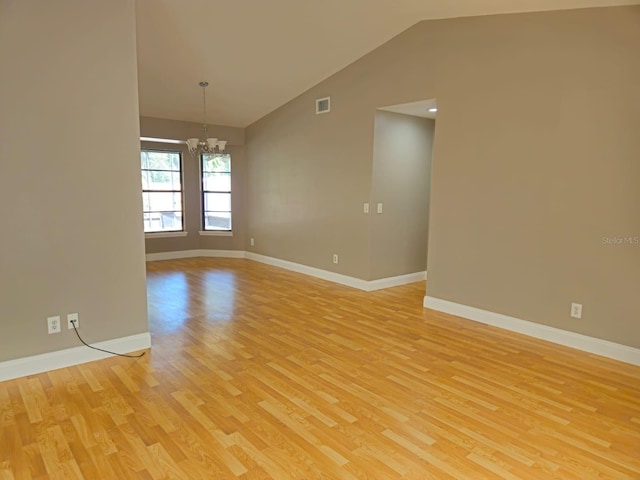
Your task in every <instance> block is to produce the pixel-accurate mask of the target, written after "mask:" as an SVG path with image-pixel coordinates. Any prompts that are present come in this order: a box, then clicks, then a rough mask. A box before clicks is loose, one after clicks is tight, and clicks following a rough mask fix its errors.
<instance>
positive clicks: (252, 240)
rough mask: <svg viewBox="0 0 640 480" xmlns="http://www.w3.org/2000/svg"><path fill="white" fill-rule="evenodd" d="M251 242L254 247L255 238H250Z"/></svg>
mask: <svg viewBox="0 0 640 480" xmlns="http://www.w3.org/2000/svg"><path fill="white" fill-rule="evenodd" d="M250 243H251V246H252V247H253V246H254V245H255V244H256V242H255V240H254V239H253V238H252V239H251V240H250Z"/></svg>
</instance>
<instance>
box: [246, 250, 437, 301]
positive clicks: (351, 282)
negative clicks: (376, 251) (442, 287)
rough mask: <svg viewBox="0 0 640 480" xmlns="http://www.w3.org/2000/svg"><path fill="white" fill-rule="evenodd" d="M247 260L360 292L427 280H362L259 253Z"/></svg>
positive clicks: (405, 277)
mask: <svg viewBox="0 0 640 480" xmlns="http://www.w3.org/2000/svg"><path fill="white" fill-rule="evenodd" d="M245 258H246V259H248V260H253V261H255V262H260V263H266V264H267V265H273V266H274V267H280V268H284V269H285V270H291V271H292V272H297V273H302V274H304V275H310V276H312V277H316V278H321V279H322V280H328V281H330V282H334V283H339V284H341V285H346V286H347V287H352V288H357V289H358V290H364V291H365V292H372V291H374V290H381V289H383V288H389V287H397V286H398V285H405V284H407V283H413V282H419V281H421V280H425V279H426V278H427V272H416V273H409V274H407V275H399V276H397V277H388V278H381V279H379V280H362V279H360V278H355V277H350V276H348V275H342V274H340V273H335V272H330V271H328V270H322V269H320V268H315V267H309V266H307V265H302V264H301V263H295V262H289V261H288V260H281V259H279V258H273V257H267V256H265V255H259V254H257V253H251V252H245Z"/></svg>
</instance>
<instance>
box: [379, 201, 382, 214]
mask: <svg viewBox="0 0 640 480" xmlns="http://www.w3.org/2000/svg"><path fill="white" fill-rule="evenodd" d="M378 213H382V204H381V203H379V204H378Z"/></svg>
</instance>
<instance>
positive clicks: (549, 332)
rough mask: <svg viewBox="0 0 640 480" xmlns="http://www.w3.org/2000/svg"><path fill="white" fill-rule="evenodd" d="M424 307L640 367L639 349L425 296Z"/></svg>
mask: <svg viewBox="0 0 640 480" xmlns="http://www.w3.org/2000/svg"><path fill="white" fill-rule="evenodd" d="M423 305H424V306H425V307H426V308H431V309H433V310H438V311H440V312H445V313H449V314H451V315H457V316H459V317H463V318H467V319H469V320H474V321H476V322H480V323H485V324H487V325H492V326H494V327H499V328H503V329H505V330H509V331H512V332H517V333H522V334H524V335H528V336H530V337H534V338H539V339H541V340H547V341H549V342H552V343H557V344H559V345H564V346H566V347H571V348H576V349H578V350H582V351H585V352H589V353H594V354H596V355H600V356H603V357H607V358H612V359H614V360H620V361H621V362H626V363H630V364H632V365H638V366H640V349H637V348H633V347H629V346H628V345H621V344H619V343H614V342H609V341H608V340H601V339H599V338H593V337H588V336H586V335H582V334H580V333H574V332H568V331H566V330H561V329H559V328H554V327H549V326H547V325H541V324H539V323H534V322H528V321H526V320H520V319H519V318H515V317H509V316H507V315H502V314H500V313H494V312H489V311H487V310H482V309H480V308H475V307H469V306H467V305H462V304H459V303H454V302H450V301H448V300H442V299H440V298H435V297H429V296H425V297H424V301H423Z"/></svg>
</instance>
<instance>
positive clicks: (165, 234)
mask: <svg viewBox="0 0 640 480" xmlns="http://www.w3.org/2000/svg"><path fill="white" fill-rule="evenodd" d="M188 234H189V233H188V232H152V233H145V234H144V238H145V239H148V238H171V237H186V236H187V235H188Z"/></svg>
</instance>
